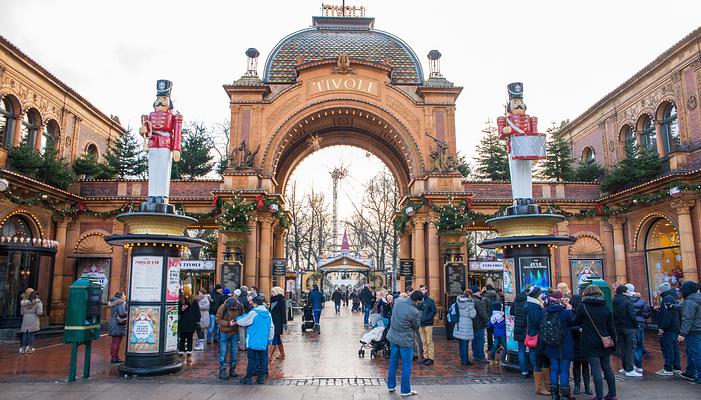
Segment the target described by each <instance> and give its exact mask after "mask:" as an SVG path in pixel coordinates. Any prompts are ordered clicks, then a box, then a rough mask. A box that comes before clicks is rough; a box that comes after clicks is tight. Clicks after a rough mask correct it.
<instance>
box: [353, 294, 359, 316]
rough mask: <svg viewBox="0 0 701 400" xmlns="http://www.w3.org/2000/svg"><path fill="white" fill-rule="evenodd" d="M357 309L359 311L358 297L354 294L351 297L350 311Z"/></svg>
mask: <svg viewBox="0 0 701 400" xmlns="http://www.w3.org/2000/svg"><path fill="white" fill-rule="evenodd" d="M358 311H360V299H359V298H358V297H357V296H356V297H354V298H353V307H352V308H351V312H358Z"/></svg>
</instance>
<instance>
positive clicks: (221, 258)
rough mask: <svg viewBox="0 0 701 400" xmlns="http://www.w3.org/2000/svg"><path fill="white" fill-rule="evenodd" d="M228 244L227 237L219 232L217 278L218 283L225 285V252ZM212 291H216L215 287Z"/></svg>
mask: <svg viewBox="0 0 701 400" xmlns="http://www.w3.org/2000/svg"><path fill="white" fill-rule="evenodd" d="M225 242H226V236H225V235H224V234H223V233H221V232H218V233H217V277H216V281H215V284H216V283H221V284H223V281H224V262H225V261H224V252H225V251H226V245H225V244H224V243H225ZM212 290H214V286H212Z"/></svg>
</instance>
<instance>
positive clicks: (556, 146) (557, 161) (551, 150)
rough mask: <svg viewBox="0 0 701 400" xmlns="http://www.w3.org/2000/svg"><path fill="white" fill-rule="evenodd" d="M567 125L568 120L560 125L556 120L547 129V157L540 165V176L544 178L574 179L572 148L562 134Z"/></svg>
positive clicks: (557, 179)
mask: <svg viewBox="0 0 701 400" xmlns="http://www.w3.org/2000/svg"><path fill="white" fill-rule="evenodd" d="M565 125H567V121H562V123H561V124H560V127H558V126H557V125H556V124H555V123H554V122H553V125H552V126H551V127H550V128H548V129H547V132H548V144H547V157H548V158H547V159H545V160H543V162H542V163H541V165H540V173H539V176H540V178H542V179H547V180H555V181H567V180H570V179H572V172H573V167H572V148H571V147H570V144H569V142H568V141H567V140H566V139H565V138H564V135H563V134H562V130H561V129H562V128H563V127H564V126H565Z"/></svg>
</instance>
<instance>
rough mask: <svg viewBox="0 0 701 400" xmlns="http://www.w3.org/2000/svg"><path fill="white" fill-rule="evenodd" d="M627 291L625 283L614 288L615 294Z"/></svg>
mask: <svg viewBox="0 0 701 400" xmlns="http://www.w3.org/2000/svg"><path fill="white" fill-rule="evenodd" d="M627 291H628V288H627V287H626V286H625V285H621V286H619V287H617V288H616V294H625V293H626V292H627Z"/></svg>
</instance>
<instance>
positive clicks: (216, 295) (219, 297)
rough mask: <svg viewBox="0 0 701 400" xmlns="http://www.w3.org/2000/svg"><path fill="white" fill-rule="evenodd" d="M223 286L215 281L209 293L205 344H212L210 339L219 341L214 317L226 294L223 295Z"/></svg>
mask: <svg viewBox="0 0 701 400" xmlns="http://www.w3.org/2000/svg"><path fill="white" fill-rule="evenodd" d="M223 291H224V288H223V287H222V285H221V284H219V283H217V285H216V286H215V287H214V291H213V292H212V293H210V296H211V297H212V301H211V302H210V303H209V330H208V331H207V344H212V340H214V341H217V342H218V341H219V326H217V324H216V323H215V318H216V316H217V310H219V306H221V305H222V304H224V301H225V300H226V296H224V293H223Z"/></svg>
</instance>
